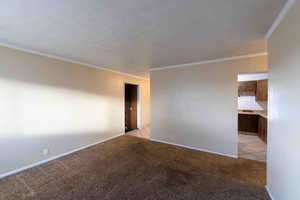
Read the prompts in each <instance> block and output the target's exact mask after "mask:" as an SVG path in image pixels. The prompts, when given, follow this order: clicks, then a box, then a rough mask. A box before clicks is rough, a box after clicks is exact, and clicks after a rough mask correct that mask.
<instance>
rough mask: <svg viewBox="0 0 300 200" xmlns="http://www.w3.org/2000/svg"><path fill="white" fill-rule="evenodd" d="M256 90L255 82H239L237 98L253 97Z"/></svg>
mask: <svg viewBox="0 0 300 200" xmlns="http://www.w3.org/2000/svg"><path fill="white" fill-rule="evenodd" d="M256 88H257V82H256V81H242V82H239V96H255V94H256Z"/></svg>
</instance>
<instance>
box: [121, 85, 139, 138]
mask: <svg viewBox="0 0 300 200" xmlns="http://www.w3.org/2000/svg"><path fill="white" fill-rule="evenodd" d="M126 84H130V85H136V86H137V111H136V112H137V113H136V114H137V122H136V123H137V129H141V128H142V105H141V87H140V85H139V84H138V83H134V82H130V81H124V82H123V123H122V124H123V134H125V85H126Z"/></svg>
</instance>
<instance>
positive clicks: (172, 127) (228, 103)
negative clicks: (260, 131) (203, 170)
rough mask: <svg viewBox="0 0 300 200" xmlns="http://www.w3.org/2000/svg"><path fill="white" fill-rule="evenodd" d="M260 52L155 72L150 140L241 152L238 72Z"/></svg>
mask: <svg viewBox="0 0 300 200" xmlns="http://www.w3.org/2000/svg"><path fill="white" fill-rule="evenodd" d="M264 71H267V57H266V56H260V57H254V58H247V59H241V60H232V61H226V62H218V63H211V64H203V65H198V66H190V67H182V68H175V69H169V70H162V71H153V72H151V139H153V140H160V141H164V142H168V143H175V144H179V145H185V146H189V147H193V148H200V149H203V150H207V151H212V152H216V153H220V154H226V155H230V156H237V97H238V92H237V91H238V84H237V75H238V73H251V72H264Z"/></svg>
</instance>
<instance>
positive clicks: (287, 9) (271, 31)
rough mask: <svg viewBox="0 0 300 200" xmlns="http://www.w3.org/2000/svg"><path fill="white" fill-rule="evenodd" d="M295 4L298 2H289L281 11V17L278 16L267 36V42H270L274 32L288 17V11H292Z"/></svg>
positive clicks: (292, 0) (289, 0)
mask: <svg viewBox="0 0 300 200" xmlns="http://www.w3.org/2000/svg"><path fill="white" fill-rule="evenodd" d="M295 2H296V1H295V0H288V1H287V2H286V3H285V5H284V7H283V8H282V9H281V11H280V13H279V15H278V16H277V18H276V20H275V21H274V23H273V24H272V26H271V27H270V29H269V31H268V32H267V34H266V35H265V39H266V40H268V39H269V38H270V37H271V35H272V34H273V33H274V31H275V30H276V28H277V27H278V26H279V24H280V23H281V22H282V20H283V19H284V17H285V16H286V14H287V13H288V11H289V10H290V9H291V7H292V6H293V4H294V3H295Z"/></svg>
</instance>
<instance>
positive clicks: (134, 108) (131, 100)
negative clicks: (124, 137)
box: [124, 83, 139, 132]
mask: <svg viewBox="0 0 300 200" xmlns="http://www.w3.org/2000/svg"><path fill="white" fill-rule="evenodd" d="M138 87H139V86H138V85H135V84H130V83H125V89H124V91H125V95H124V96H125V102H124V104H125V132H128V131H132V130H136V129H138V100H139V98H138V94H139V92H138Z"/></svg>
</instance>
